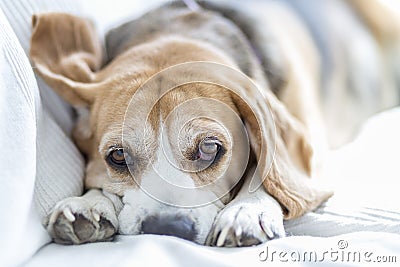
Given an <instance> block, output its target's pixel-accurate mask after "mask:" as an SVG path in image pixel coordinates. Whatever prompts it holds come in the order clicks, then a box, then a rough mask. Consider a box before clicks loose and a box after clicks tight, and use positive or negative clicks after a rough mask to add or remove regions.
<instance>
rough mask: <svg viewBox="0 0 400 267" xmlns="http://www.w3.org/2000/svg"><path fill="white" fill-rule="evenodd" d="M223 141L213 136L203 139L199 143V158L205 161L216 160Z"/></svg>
mask: <svg viewBox="0 0 400 267" xmlns="http://www.w3.org/2000/svg"><path fill="white" fill-rule="evenodd" d="M221 146H222V144H221V142H220V141H219V140H218V139H216V138H213V137H207V138H205V139H203V140H202V141H201V142H200V144H199V151H198V155H197V156H198V158H199V159H201V160H205V161H211V160H214V159H215V157H216V156H217V154H218V152H219V151H220V149H221Z"/></svg>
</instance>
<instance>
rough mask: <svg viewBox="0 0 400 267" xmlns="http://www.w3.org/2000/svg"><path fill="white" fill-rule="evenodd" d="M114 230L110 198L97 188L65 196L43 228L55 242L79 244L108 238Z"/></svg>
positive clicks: (114, 215) (116, 223)
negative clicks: (82, 193)
mask: <svg viewBox="0 0 400 267" xmlns="http://www.w3.org/2000/svg"><path fill="white" fill-rule="evenodd" d="M117 230H118V220H117V215H116V211H115V208H114V205H113V203H112V201H111V200H110V199H109V198H107V197H106V196H105V195H104V194H103V193H102V192H101V191H100V190H98V189H91V190H89V191H88V192H87V193H86V194H85V195H83V196H82V197H70V198H66V199H64V200H62V201H60V202H58V203H57V204H56V206H55V207H54V209H53V211H52V213H51V214H50V215H49V218H48V224H47V231H48V232H49V234H50V235H51V237H52V238H53V240H54V241H55V242H56V243H60V244H82V243H88V242H96V241H107V240H111V239H112V238H113V236H114V234H115V233H116V232H117Z"/></svg>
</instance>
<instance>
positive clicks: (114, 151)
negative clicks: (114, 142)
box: [106, 148, 127, 170]
mask: <svg viewBox="0 0 400 267" xmlns="http://www.w3.org/2000/svg"><path fill="white" fill-rule="evenodd" d="M106 161H107V163H108V164H109V165H110V166H111V167H113V168H116V169H120V170H121V169H125V168H126V166H127V165H126V160H125V154H124V149H123V148H111V149H110V151H109V153H108V155H107V157H106Z"/></svg>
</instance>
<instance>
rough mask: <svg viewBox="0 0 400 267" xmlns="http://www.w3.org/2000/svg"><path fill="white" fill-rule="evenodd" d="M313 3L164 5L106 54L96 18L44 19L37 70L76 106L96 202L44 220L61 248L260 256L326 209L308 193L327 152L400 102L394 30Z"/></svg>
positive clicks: (39, 21)
mask: <svg viewBox="0 0 400 267" xmlns="http://www.w3.org/2000/svg"><path fill="white" fill-rule="evenodd" d="M320 2H322V1H318V0H312V1H305V0H285V1H262V2H261V1H246V2H244V1H229V3H228V1H226V2H225V1H222V2H221V1H219V2H216V1H215V2H212V1H209V2H207V1H204V2H198V4H195V3H193V2H191V4H190V5H186V4H185V3H184V2H181V1H176V2H171V3H167V4H164V5H163V6H161V7H159V8H157V9H155V10H152V11H150V12H148V13H146V14H144V15H143V16H142V17H140V18H138V19H135V20H133V21H130V22H127V23H125V24H123V25H121V26H120V27H117V28H115V29H113V30H111V31H110V32H109V33H108V34H107V36H106V49H105V50H104V49H103V47H102V42H101V41H100V38H99V37H98V36H97V34H96V31H95V29H94V26H93V25H92V23H90V22H89V21H88V20H86V19H84V18H80V17H76V16H72V15H69V14H63V13H44V14H37V15H35V16H34V17H33V20H32V22H33V33H32V38H31V51H30V56H31V59H32V62H33V64H34V66H35V68H36V71H37V72H38V74H39V75H40V76H42V77H43V78H44V80H45V81H46V82H47V83H48V84H49V85H50V86H51V87H52V88H53V89H54V90H55V91H56V92H57V93H59V94H60V95H61V96H62V97H63V98H64V99H65V100H66V101H68V102H69V103H70V104H71V105H73V106H74V107H75V108H76V110H77V114H78V118H77V123H76V127H75V130H74V131H73V138H74V140H75V142H76V145H77V146H78V147H79V149H80V150H81V151H82V153H84V154H85V155H86V157H87V166H86V177H85V186H86V189H87V192H86V193H85V194H84V195H83V196H81V197H72V198H67V199H65V200H62V201H61V202H59V203H58V204H57V205H56V206H55V207H54V209H53V211H52V213H51V214H50V215H49V218H48V222H47V224H46V227H47V230H48V232H49V233H50V235H51V236H52V238H53V239H54V241H55V242H58V243H62V244H81V243H86V242H96V241H105V240H111V239H112V238H113V236H114V235H115V234H116V233H120V234H129V235H137V234H162V235H172V236H177V237H181V238H184V239H187V240H191V241H194V242H196V243H199V244H205V245H211V246H226V247H234V246H251V245H256V244H259V243H261V242H265V241H268V240H271V239H275V238H280V237H283V236H285V230H284V227H283V220H284V219H285V220H288V219H292V218H296V217H299V216H301V215H303V214H304V213H305V212H308V211H311V210H313V209H315V208H316V207H318V206H319V205H320V204H321V203H322V202H323V201H325V200H327V199H328V198H329V197H330V196H331V195H332V192H331V191H329V190H325V189H324V188H323V187H321V186H320V185H319V184H318V183H317V182H316V181H315V179H310V178H314V176H316V174H317V173H318V172H317V171H318V168H319V166H320V161H321V160H322V158H323V154H324V150H325V149H326V147H327V142H326V140H329V141H330V144H331V145H337V144H340V143H342V142H343V141H344V140H348V138H349V136H350V135H349V133H353V132H354V126H357V124H358V123H360V122H361V121H362V119H364V118H365V117H366V116H368V115H370V114H371V113H372V112H376V111H377V110H380V109H383V108H387V107H390V106H393V105H396V104H397V102H398V100H399V97H398V92H397V90H395V88H396V86H397V85H398V84H396V82H398V80H397V81H396V80H395V79H392V78H393V77H396V75H394V72H393V71H394V69H395V68H390V67H389V66H393V65H394V64H387V61H389V60H390V59H391V58H392V57H390V56H389V53H390V55H394V54H395V53H397V54H396V55H399V53H398V50H396V48H395V46H392V47H390V48H391V50H390V51H389V49H388V46H389V45H390V44H392V41H394V40H396V41H397V39H396V38H397V36H398V34H397V33H398V31H396V30H398V27H397V26H399V24H393V25H395V26H393V27H396V30H395V29H393V30H389V29H386V28H385V29H384V30H383V29H382V28H384V27H385V23H383V24H380V23H379V21H378V20H377V16H378V15H382V14H385V15H386V14H389V13H390V10H387V9H385V8H384V7H382V6H379V4H378V2H376V3H375V2H374V4H372V5H370V4H369V2H371V1H364V0H349V1H340V0H326V1H323V3H320ZM374 5H376V6H374ZM378 7H379V8H378ZM378 13H381V14H378ZM392 17H393V20H394V19H395V16H392ZM104 51H106V52H104ZM388 51H389V52H388ZM384 52H387V53H388V54H386V56H383V55H384ZM369 63H371V65H368V64H369ZM392 63H393V62H392ZM397 77H398V76H397ZM371 100H374V101H371ZM342 124H343V125H344V126H343V125H342ZM342 129H344V130H345V131H344V130H343V131H342Z"/></svg>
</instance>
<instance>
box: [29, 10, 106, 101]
mask: <svg viewBox="0 0 400 267" xmlns="http://www.w3.org/2000/svg"><path fill="white" fill-rule="evenodd" d="M32 26H33V33H32V37H31V50H30V57H31V59H32V62H33V65H34V67H35V68H36V70H37V71H38V73H39V74H40V75H41V76H42V77H43V78H44V80H45V81H46V83H47V84H48V85H49V86H51V87H52V88H54V90H55V91H57V93H58V94H60V95H61V96H62V97H63V98H64V99H65V100H66V101H68V102H69V103H70V104H72V105H74V106H86V105H88V104H90V103H91V102H93V99H94V94H95V90H94V88H93V87H92V86H91V83H92V82H94V79H95V71H97V70H98V69H99V68H100V66H101V62H102V48H101V43H100V41H99V39H98V36H97V35H96V32H95V30H94V27H93V25H92V24H91V22H89V21H88V20H85V19H82V18H79V17H76V16H72V15H69V14H64V13H43V14H38V15H34V16H33V18H32Z"/></svg>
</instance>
